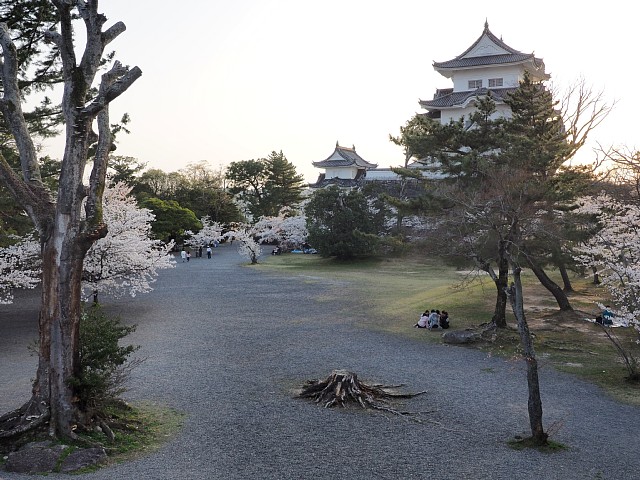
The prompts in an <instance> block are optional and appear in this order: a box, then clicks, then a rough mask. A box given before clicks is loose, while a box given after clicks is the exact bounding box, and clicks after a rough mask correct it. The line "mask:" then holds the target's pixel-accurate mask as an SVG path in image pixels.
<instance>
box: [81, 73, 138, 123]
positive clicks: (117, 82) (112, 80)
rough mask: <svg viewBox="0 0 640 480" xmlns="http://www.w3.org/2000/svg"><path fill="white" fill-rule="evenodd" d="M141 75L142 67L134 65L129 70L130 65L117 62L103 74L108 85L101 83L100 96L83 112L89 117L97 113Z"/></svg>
mask: <svg viewBox="0 0 640 480" xmlns="http://www.w3.org/2000/svg"><path fill="white" fill-rule="evenodd" d="M141 76H142V70H140V68H138V67H133V68H132V69H131V70H129V68H128V67H123V66H122V65H121V64H120V62H116V63H115V64H114V66H113V67H112V69H111V70H109V72H107V73H105V74H104V75H103V76H102V78H103V82H104V81H105V80H107V82H108V86H107V87H106V88H104V89H103V88H102V85H101V88H100V90H101V91H100V93H99V94H98V97H97V98H96V99H95V100H94V101H93V102H91V103H90V104H89V105H87V106H86V107H85V108H84V109H83V110H82V114H83V115H87V116H89V117H93V116H95V115H97V114H98V113H99V112H100V111H101V110H102V109H103V108H105V106H106V105H108V104H109V103H110V102H111V101H113V100H115V99H116V98H118V97H119V96H120V95H122V94H123V93H124V92H126V91H127V89H128V88H129V87H130V86H131V85H132V84H133V82H135V81H136V80H137V79H138V78H140V77H141Z"/></svg>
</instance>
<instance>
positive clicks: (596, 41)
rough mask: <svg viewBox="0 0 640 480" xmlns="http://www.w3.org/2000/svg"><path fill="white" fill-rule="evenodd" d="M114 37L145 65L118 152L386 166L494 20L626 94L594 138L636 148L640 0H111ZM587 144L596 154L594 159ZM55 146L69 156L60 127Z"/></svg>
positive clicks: (551, 66) (122, 51)
mask: <svg viewBox="0 0 640 480" xmlns="http://www.w3.org/2000/svg"><path fill="white" fill-rule="evenodd" d="M100 8H101V10H102V11H103V12H104V13H105V14H106V16H107V18H108V19H109V22H108V24H107V25H110V24H111V23H112V22H115V21H118V20H122V21H123V22H124V23H125V24H126V25H127V31H126V32H125V33H124V34H122V35H121V36H120V37H119V38H118V39H117V40H116V41H115V42H113V43H112V44H111V45H110V47H111V48H112V49H114V50H116V53H117V54H116V58H117V59H119V60H121V61H122V62H123V63H124V64H128V65H138V66H139V67H140V68H141V69H142V71H143V75H142V77H141V78H140V79H139V80H138V81H136V82H135V84H134V85H133V86H132V87H131V88H130V89H129V90H128V91H127V92H126V93H125V94H124V95H123V96H121V97H120V98H119V99H117V100H116V101H115V102H114V103H113V104H112V118H114V119H115V118H116V117H118V116H120V115H121V114H122V113H123V112H128V113H129V114H130V115H131V119H132V122H131V124H130V129H131V134H130V135H128V136H122V137H121V138H120V139H119V140H120V141H119V148H118V152H117V153H118V154H120V155H127V156H132V157H136V158H138V159H139V160H140V161H143V162H147V164H148V167H149V168H161V169H163V170H165V171H177V170H179V169H180V168H182V167H184V166H185V165H187V164H188V163H190V162H198V161H201V160H206V161H208V162H209V164H210V165H211V166H212V167H214V168H218V167H220V166H222V167H224V166H225V165H228V164H229V163H230V162H233V161H239V160H248V159H252V158H260V157H266V156H267V155H268V154H269V153H270V152H271V151H272V150H276V151H280V150H282V151H283V152H284V154H285V155H286V157H287V158H288V159H289V160H290V161H291V162H292V163H293V164H294V165H295V166H296V168H297V169H298V172H299V173H302V174H303V175H304V176H305V178H306V179H307V180H308V181H315V179H316V178H317V175H318V173H319V171H318V170H317V169H315V168H314V167H313V166H312V165H311V162H313V161H318V160H323V159H325V158H326V157H328V156H329V155H330V154H331V153H332V151H333V148H334V146H335V143H336V141H339V142H340V144H341V145H344V146H352V145H355V147H356V150H357V151H358V153H359V154H360V155H361V156H362V157H363V158H365V159H366V160H368V161H370V162H373V163H377V164H378V165H379V166H381V167H387V166H396V165H400V164H401V163H402V162H403V155H402V150H401V149H400V148H399V147H397V146H395V145H393V144H392V143H390V142H389V140H388V137H389V134H394V135H396V134H397V133H398V132H399V127H400V126H401V125H403V124H404V123H405V122H406V121H407V120H408V119H409V118H411V117H412V116H413V115H414V114H415V113H416V112H418V111H420V107H419V105H418V101H419V100H420V99H430V98H432V96H433V93H434V92H435V89H436V88H447V87H450V86H452V85H451V82H450V81H449V80H447V79H446V78H444V77H442V76H440V75H439V74H437V73H436V72H435V71H434V70H433V68H432V63H433V61H444V60H449V59H451V58H453V57H455V56H457V55H459V54H460V53H462V52H463V51H464V50H466V48H467V47H469V46H470V45H471V44H472V43H473V42H474V41H475V40H476V39H477V38H478V37H479V36H480V35H481V33H482V30H483V27H484V22H485V19H486V20H488V22H489V28H490V29H491V31H492V32H493V33H494V34H495V35H496V36H498V37H501V38H502V39H503V40H504V41H505V42H506V43H507V44H508V45H509V46H511V47H513V48H515V49H517V50H520V51H522V52H525V53H531V52H535V54H536V56H538V57H542V58H543V59H544V61H545V64H546V68H547V72H548V73H550V74H551V75H552V79H551V81H552V83H553V86H555V87H557V88H560V89H563V88H566V87H567V86H569V85H571V84H575V83H576V81H577V80H578V79H579V78H580V77H584V78H585V80H586V82H587V84H588V85H590V86H592V87H593V88H594V89H595V90H596V91H600V90H602V91H604V95H605V98H606V99H607V101H608V102H609V103H610V104H611V103H613V102H614V101H615V102H617V103H616V106H615V108H614V110H613V111H612V113H611V114H610V116H609V118H608V119H607V120H606V121H605V123H604V124H603V125H602V126H601V127H599V129H598V130H597V131H596V132H595V133H594V135H593V138H592V140H593V141H594V142H595V141H597V142H600V143H601V144H603V145H604V146H609V145H617V146H621V145H622V146H627V147H629V148H634V147H637V146H639V144H640V142H639V141H638V140H637V130H638V129H637V125H636V124H637V115H638V110H639V109H638V106H639V102H638V99H637V95H636V94H635V89H636V87H637V85H636V83H638V82H636V79H637V78H638V76H639V75H638V74H639V73H640V68H639V66H638V60H637V57H636V49H637V48H636V46H637V43H638V42H637V35H638V33H637V29H638V24H637V20H638V15H637V7H636V6H635V3H634V2H630V1H627V0H611V1H609V2H607V3H606V4H602V3H600V4H598V8H596V6H595V4H591V3H585V2H583V1H558V0H553V1H551V0H539V1H537V2H519V1H513V0H511V1H502V0H495V1H491V2H478V1H467V0H458V1H457V2H444V1H440V2H432V1H427V0H394V1H391V0H387V1H378V0H324V1H322V2H310V1H305V0H234V1H229V0H225V1H219V0H187V1H183V2H177V1H175V0H171V1H169V0H153V1H150V2H146V1H144V2H143V1H142V0H103V1H102V2H101V3H100ZM593 145H594V144H593V143H592V144H591V145H589V146H587V147H585V149H584V151H583V152H582V155H581V159H582V160H583V161H586V160H588V159H590V158H592V157H593V155H592V153H591V147H592V146H593ZM46 152H47V153H49V154H50V155H52V156H53V157H55V158H61V156H62V146H61V142H60V140H56V141H50V142H48V144H47V147H46Z"/></svg>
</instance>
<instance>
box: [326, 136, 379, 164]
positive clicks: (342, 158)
mask: <svg viewBox="0 0 640 480" xmlns="http://www.w3.org/2000/svg"><path fill="white" fill-rule="evenodd" d="M313 166H314V167H318V168H334V167H353V166H356V167H361V168H364V169H369V168H376V167H377V166H378V165H377V164H375V163H369V162H367V161H366V160H365V159H364V158H362V157H361V156H360V155H358V154H357V153H356V147H353V148H347V147H341V146H340V145H339V144H338V142H336V149H335V150H334V151H333V153H332V154H331V155H329V156H328V157H327V158H326V159H324V160H322V161H319V162H313Z"/></svg>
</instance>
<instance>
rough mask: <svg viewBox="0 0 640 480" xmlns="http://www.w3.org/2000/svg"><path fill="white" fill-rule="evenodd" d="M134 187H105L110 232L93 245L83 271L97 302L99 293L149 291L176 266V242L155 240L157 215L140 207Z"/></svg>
mask: <svg viewBox="0 0 640 480" xmlns="http://www.w3.org/2000/svg"><path fill="white" fill-rule="evenodd" d="M131 189H132V187H129V186H127V185H126V184H124V183H118V184H115V185H113V186H110V187H108V188H106V189H105V193H104V198H103V207H104V219H105V221H106V222H107V224H108V225H109V232H108V233H107V236H106V237H104V238H101V239H99V240H97V241H96V242H95V243H94V244H93V245H92V246H91V248H90V249H89V251H88V252H87V256H86V257H85V260H84V268H83V272H82V287H83V290H84V291H85V293H88V294H90V295H93V299H94V302H96V303H97V301H98V294H99V293H108V294H111V295H115V296H119V295H122V294H129V295H131V296H132V297H135V296H136V294H138V293H145V292H149V291H151V290H152V288H151V283H153V282H154V281H155V279H156V277H157V276H158V271H159V270H161V269H164V268H172V267H174V266H175V262H174V261H173V259H172V258H171V256H170V255H169V252H170V251H171V248H172V247H173V242H170V243H168V244H165V243H163V242H162V241H160V240H153V239H151V223H152V222H153V219H154V215H153V213H151V210H149V209H146V208H140V207H138V205H137V203H136V200H135V199H134V198H133V197H132V196H130V193H131Z"/></svg>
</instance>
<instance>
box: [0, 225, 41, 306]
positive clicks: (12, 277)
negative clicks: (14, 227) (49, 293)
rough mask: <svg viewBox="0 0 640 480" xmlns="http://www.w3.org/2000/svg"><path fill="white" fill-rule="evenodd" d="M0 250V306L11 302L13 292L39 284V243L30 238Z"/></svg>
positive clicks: (18, 239)
mask: <svg viewBox="0 0 640 480" xmlns="http://www.w3.org/2000/svg"><path fill="white" fill-rule="evenodd" d="M15 240H17V241H16V243H15V244H14V245H11V246H9V247H6V248H0V304H8V303H12V302H13V290H14V289H18V288H34V287H35V286H36V285H37V284H38V283H40V273H41V268H40V243H38V242H37V241H36V240H34V239H33V238H32V237H31V236H29V237H24V238H22V237H20V238H16V239H15Z"/></svg>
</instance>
